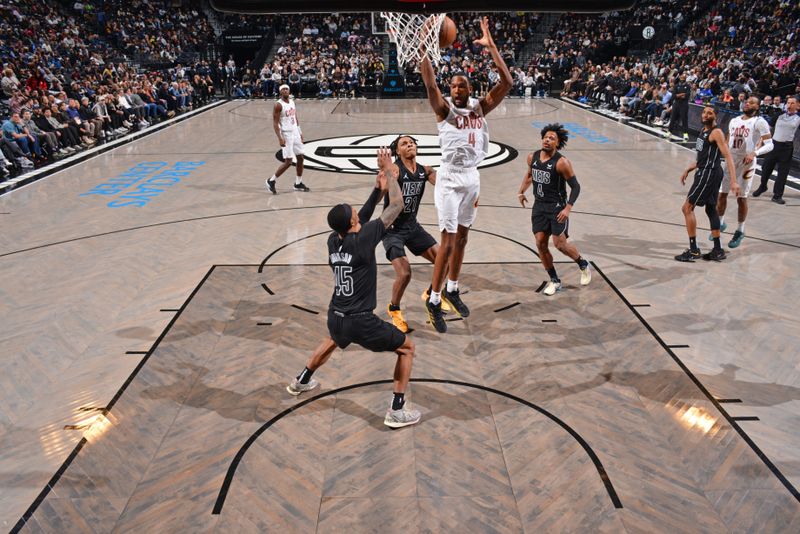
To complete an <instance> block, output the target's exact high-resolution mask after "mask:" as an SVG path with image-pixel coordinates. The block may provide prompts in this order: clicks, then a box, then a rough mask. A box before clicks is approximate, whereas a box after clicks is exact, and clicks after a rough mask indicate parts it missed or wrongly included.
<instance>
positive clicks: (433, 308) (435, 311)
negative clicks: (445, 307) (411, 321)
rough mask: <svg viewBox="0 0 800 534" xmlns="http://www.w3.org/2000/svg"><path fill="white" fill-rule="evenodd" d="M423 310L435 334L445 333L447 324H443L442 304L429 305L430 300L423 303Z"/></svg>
mask: <svg viewBox="0 0 800 534" xmlns="http://www.w3.org/2000/svg"><path fill="white" fill-rule="evenodd" d="M425 309H426V310H428V321H430V323H431V324H432V325H433V327H434V328H435V329H436V331H437V332H439V333H440V334H444V333H445V332H447V323H446V322H444V313H443V312H442V303H441V302H440V303H439V304H431V299H428V300H426V301H425Z"/></svg>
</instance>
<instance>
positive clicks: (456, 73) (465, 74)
mask: <svg viewBox="0 0 800 534" xmlns="http://www.w3.org/2000/svg"><path fill="white" fill-rule="evenodd" d="M458 76H461V77H462V78H466V80H467V83H468V84H469V85H470V86H472V78H470V77H469V74H467V72H466V71H463V70H457V71H456V72H454V73H453V74H451V75H450V79H451V80H452V79H453V78H456V77H458Z"/></svg>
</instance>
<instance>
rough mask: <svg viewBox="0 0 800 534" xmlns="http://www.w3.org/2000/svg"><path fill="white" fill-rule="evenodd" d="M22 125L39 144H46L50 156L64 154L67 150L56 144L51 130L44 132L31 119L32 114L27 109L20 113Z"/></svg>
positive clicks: (54, 135)
mask: <svg viewBox="0 0 800 534" xmlns="http://www.w3.org/2000/svg"><path fill="white" fill-rule="evenodd" d="M22 126H23V127H24V128H25V129H26V130H27V131H28V132H29V133H30V134H31V135H32V136H34V137H36V139H37V140H38V141H39V144H40V145H43V146H47V147H48V151H49V152H50V155H51V156H55V155H59V156H65V155H66V154H67V151H66V150H64V149H63V148H61V147H60V146H59V144H58V137H57V136H56V134H55V133H53V132H45V131H43V130H42V129H41V128H39V126H37V125H36V123H35V122H34V121H33V115H32V113H31V112H30V111H29V110H27V109H26V110H25V111H24V112H23V113H22Z"/></svg>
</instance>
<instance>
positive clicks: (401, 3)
mask: <svg viewBox="0 0 800 534" xmlns="http://www.w3.org/2000/svg"><path fill="white" fill-rule="evenodd" d="M210 1H211V6H212V7H213V8H214V9H216V10H217V11H223V12H226V13H250V14H267V13H334V12H336V13H364V12H380V11H392V12H397V13H454V12H464V11H478V12H486V11H494V12H500V11H523V12H570V13H601V12H604V11H618V10H623V9H628V8H630V7H632V6H633V5H634V4H635V3H636V0H561V1H560V2H553V1H549V2H545V1H543V0H495V1H493V2H491V3H487V2H486V0H377V1H375V2H371V3H369V4H359V3H356V2H352V1H348V0H210Z"/></svg>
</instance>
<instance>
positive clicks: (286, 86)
mask: <svg viewBox="0 0 800 534" xmlns="http://www.w3.org/2000/svg"><path fill="white" fill-rule="evenodd" d="M284 88H286V89H289V86H288V85H286V84H283V85H281V86H280V87H278V91H283V89H284Z"/></svg>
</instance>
